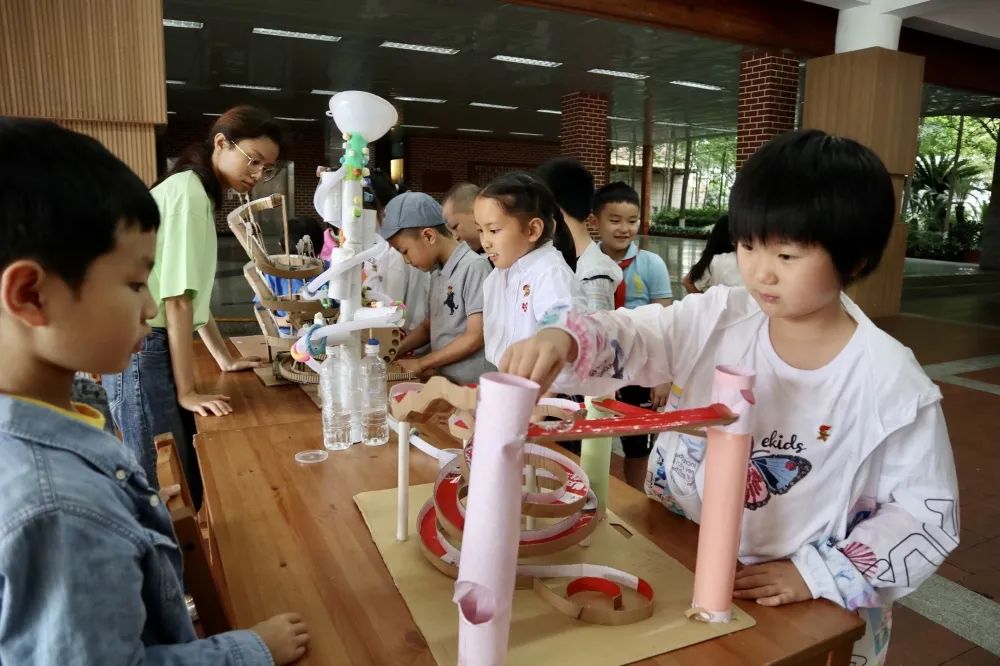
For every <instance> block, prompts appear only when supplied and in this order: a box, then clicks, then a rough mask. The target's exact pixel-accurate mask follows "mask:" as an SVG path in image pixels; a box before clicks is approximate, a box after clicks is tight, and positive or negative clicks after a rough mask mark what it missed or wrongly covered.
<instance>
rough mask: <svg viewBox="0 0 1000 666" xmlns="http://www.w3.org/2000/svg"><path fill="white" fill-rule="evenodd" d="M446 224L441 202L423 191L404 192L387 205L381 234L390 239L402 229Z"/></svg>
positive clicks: (380, 230) (380, 229)
mask: <svg viewBox="0 0 1000 666" xmlns="http://www.w3.org/2000/svg"><path fill="white" fill-rule="evenodd" d="M442 224H444V215H443V214H442V213H441V204H439V203H438V202H437V201H434V199H432V198H431V196H430V195H428V194H424V193H423V192H403V193H402V194H397V195H396V196H395V197H393V198H392V199H391V200H390V201H389V203H388V204H386V206H385V216H384V217H383V218H382V226H381V227H380V228H379V235H381V236H382V238H384V239H386V240H389V239H390V238H392V237H393V236H395V235H396V234H397V233H398V232H399V231H400V230H401V229H423V228H425V227H436V226H439V225H442Z"/></svg>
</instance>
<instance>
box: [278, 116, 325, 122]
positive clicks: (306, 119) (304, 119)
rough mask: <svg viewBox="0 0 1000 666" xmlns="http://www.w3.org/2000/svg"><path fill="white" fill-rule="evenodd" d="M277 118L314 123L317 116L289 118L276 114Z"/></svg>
mask: <svg viewBox="0 0 1000 666" xmlns="http://www.w3.org/2000/svg"><path fill="white" fill-rule="evenodd" d="M274 119H275V120H289V121H291V122H293V123H314V122H316V120H317V119H316V118H288V117H286V116H275V117H274Z"/></svg>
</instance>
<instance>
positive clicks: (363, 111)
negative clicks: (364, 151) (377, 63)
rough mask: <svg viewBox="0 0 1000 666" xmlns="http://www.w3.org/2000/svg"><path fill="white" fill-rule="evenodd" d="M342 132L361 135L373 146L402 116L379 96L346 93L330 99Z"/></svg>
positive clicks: (331, 111)
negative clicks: (372, 143) (373, 142)
mask: <svg viewBox="0 0 1000 666" xmlns="http://www.w3.org/2000/svg"><path fill="white" fill-rule="evenodd" d="M326 115H328V116H332V117H333V120H334V122H335V123H337V128H338V129H339V130H340V131H341V132H360V133H361V135H362V136H363V137H365V141H367V142H368V143H371V142H372V141H376V140H377V139H379V138H381V137H382V135H383V134H385V133H386V132H388V131H389V128H390V127H392V126H393V125H395V124H396V120H397V119H398V117H399V116H398V115H397V114H396V109H395V108H393V106H392V104H390V103H389V102H387V101H385V100H384V99H382V98H381V97H379V96H378V95H373V94H371V93H367V92H364V91H362V90H345V91H344V92H339V93H337V94H336V95H334V96H333V97H331V98H330V110H329V111H327V112H326Z"/></svg>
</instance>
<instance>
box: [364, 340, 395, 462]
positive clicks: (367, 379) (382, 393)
mask: <svg viewBox="0 0 1000 666" xmlns="http://www.w3.org/2000/svg"><path fill="white" fill-rule="evenodd" d="M360 375H361V376H360V377H359V379H360V382H359V383H360V384H361V441H362V442H364V444H365V445H367V446H381V445H382V444H385V443H386V442H388V441H389V423H388V419H387V416H388V413H389V394H388V391H389V389H388V386H387V384H386V379H387V377H388V374H387V370H386V367H385V361H383V360H382V358H381V357H380V356H379V348H378V340H376V339H375V338H372V339H370V340H369V341H368V343H367V344H366V345H365V357H364V359H362V360H361V369H360Z"/></svg>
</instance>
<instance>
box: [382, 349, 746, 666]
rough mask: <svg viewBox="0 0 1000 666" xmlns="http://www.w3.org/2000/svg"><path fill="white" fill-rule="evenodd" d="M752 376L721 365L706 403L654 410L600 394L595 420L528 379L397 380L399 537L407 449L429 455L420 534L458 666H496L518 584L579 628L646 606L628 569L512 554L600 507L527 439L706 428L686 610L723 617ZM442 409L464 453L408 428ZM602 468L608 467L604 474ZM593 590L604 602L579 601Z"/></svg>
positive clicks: (574, 539) (619, 620) (557, 460)
mask: <svg viewBox="0 0 1000 666" xmlns="http://www.w3.org/2000/svg"><path fill="white" fill-rule="evenodd" d="M753 380H754V375H753V373H752V372H748V371H746V370H742V369H740V368H736V367H728V366H720V367H719V368H718V369H717V370H716V377H715V388H714V391H713V403H712V404H711V405H709V406H707V407H701V408H697V409H688V410H677V411H672V412H665V413H657V412H651V411H649V410H646V409H642V408H638V407H633V406H630V405H625V404H623V403H620V402H617V401H614V400H597V401H595V402H594V408H595V409H600V410H602V411H604V412H605V415H603V416H602V417H601V418H596V419H594V418H592V419H587V418H586V414H587V410H584V409H582V408H581V406H580V405H579V404H577V403H575V402H571V401H567V400H552V399H542V400H538V386H537V385H536V384H534V383H533V382H530V381H528V380H525V379H521V378H518V377H514V376H511V375H505V374H502V373H490V374H486V375H483V376H482V377H481V379H480V384H479V387H478V389H477V388H470V387H459V386H455V385H453V384H451V383H450V382H448V381H447V380H445V379H443V378H434V379H431V380H430V381H429V382H428V383H427V384H418V383H407V384H398V385H396V386H394V387H393V388H392V390H391V391H390V400H389V404H390V412H391V414H392V417H393V419H394V420H395V424H396V431H397V435H398V439H399V460H398V470H399V478H398V483H397V485H398V493H397V497H398V506H397V529H396V538H397V540H400V541H404V540H406V539H407V538H408V537H409V525H408V521H407V516H408V515H409V452H410V445H411V444H414V445H416V446H417V448H419V449H421V450H422V451H424V452H425V453H428V454H430V455H432V456H435V457H437V459H438V461H439V468H440V471H439V473H438V476H437V479H436V480H435V482H434V488H433V492H432V495H431V499H430V500H428V501H427V503H426V504H425V505H424V506H423V507H422V508H421V510H420V512H419V514H418V518H417V525H416V532H417V535H418V536H419V539H420V542H419V545H420V549H421V552H422V553H423V555H424V556H425V557H426V559H427V560H428V562H430V563H431V564H432V565H433V566H434V567H435V568H436V569H438V570H439V571H441V572H442V573H444V574H446V575H448V576H450V577H452V578H455V579H456V583H455V593H454V602H455V603H456V604H457V606H458V608H459V663H460V664H503V663H505V656H506V652H507V641H508V636H509V632H510V618H511V606H512V600H513V593H514V589H515V587H521V588H530V589H534V590H535V591H536V592H537V593H538V594H539V595H540V596H541V597H542V598H543V599H544V600H545V601H546V602H547V603H549V604H550V605H551V606H552V607H553V608H554V609H555V610H557V611H558V612H560V613H564V614H566V615H568V616H570V617H573V618H576V619H578V620H580V621H583V622H590V623H595V624H605V625H621V624H627V623H631V622H637V621H640V620H643V619H645V618H648V617H650V616H651V615H652V613H653V599H654V590H653V589H652V588H651V586H650V585H649V584H648V583H647V582H646V581H644V580H642V579H640V578H638V577H636V576H634V575H632V574H630V573H628V572H626V571H621V570H618V569H614V568H611V567H606V566H602V565H600V564H572V565H539V564H529V563H526V562H522V561H521V560H522V559H523V558H534V557H537V556H540V555H549V554H552V553H557V552H560V551H563V550H565V549H567V548H571V547H574V546H576V545H578V544H581V542H583V541H584V540H585V539H586V538H587V537H588V536H589V535H590V534H591V533H592V532H593V531H594V529H595V528H596V527H597V525H598V523H599V521H600V520H601V519H603V517H604V511H605V509H604V506H605V503H604V502H602V501H599V498H598V497H597V495H596V493H595V490H594V486H592V485H591V479H590V478H588V475H587V474H586V472H584V469H583V467H582V466H581V465H578V464H577V463H576V462H575V461H573V460H572V459H571V458H569V457H568V456H565V455H562V454H561V453H558V452H557V451H554V450H552V449H549V448H547V447H544V446H540V445H538V444H535V443H531V442H532V441H558V440H568V439H580V438H588V437H599V436H606V437H610V436H622V435H633V434H639V433H655V432H664V431H667V430H683V431H688V432H694V433H698V434H703V435H704V434H706V430H707V439H708V445H707V454H706V473H705V478H706V481H705V494H704V509H703V514H702V521H701V529H700V536H699V543H698V560H697V568H696V571H695V584H694V594H693V601H692V605H691V609H690V610H689V612H688V613H687V616H688V618H690V619H692V620H697V621H704V622H727V621H729V619H730V609H731V605H732V592H733V578H734V574H735V570H736V556H737V552H738V546H739V538H740V522H741V516H742V511H743V499H744V492H745V477H746V466H747V460H748V458H749V455H750V425H751V414H752V410H751V407H752V405H753V403H754V399H753ZM443 414H447V415H448V427H449V431H450V432H451V434H452V435H453V436H455V437H457V438H459V439H461V440H462V441H463V449H461V450H457V449H455V450H439V449H436V448H435V447H433V446H432V445H429V444H428V443H427V442H426V441H425V440H423V439H422V438H421V437H420V436H419V435H418V434H417V433H416V432H415V431H414V430H412V429H411V424H413V423H421V422H427V421H429V420H431V419H434V418H437V417H439V416H440V415H443ZM591 414H594V412H593V411H591ZM602 473H603V474H604V475H607V474H608V469H607V468H606V467H605V468H604V469H603V470H602ZM597 485H599V484H595V486H597ZM603 487H604V488H605V489H606V488H607V483H606V479H605V483H604V484H603ZM605 492H606V490H605ZM535 519H538V520H539V521H544V524H536V523H535V522H534V520H535ZM553 578H568V579H570V580H569V582H568V584H567V585H566V587H565V588H564V592H559V591H557V590H555V589H553V588H552V587H551V586H550V585H547V584H545V582H544V581H545V580H551V579H553ZM582 593H589V595H583V594H582ZM595 593H596V594H598V595H602V596H603V597H606V598H607V599H608V600H610V602H611V603H610V604H588V603H586V601H584V599H585V598H586V597H592V596H593V595H594V594H595Z"/></svg>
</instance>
